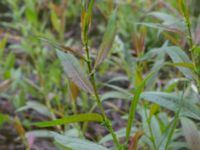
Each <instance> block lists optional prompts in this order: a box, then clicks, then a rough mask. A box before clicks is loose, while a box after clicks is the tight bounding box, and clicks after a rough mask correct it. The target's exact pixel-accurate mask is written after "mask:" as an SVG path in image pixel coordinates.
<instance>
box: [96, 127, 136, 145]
mask: <svg viewBox="0 0 200 150" xmlns="http://www.w3.org/2000/svg"><path fill="white" fill-rule="evenodd" d="M136 131H137V128H135V127H132V128H131V134H134V133H135V132H136ZM115 134H116V136H117V138H118V139H119V138H124V137H125V136H126V128H122V129H120V130H118V131H116V132H115ZM112 140H113V138H112V135H111V134H110V133H109V134H107V135H106V136H104V137H103V138H102V139H101V140H100V141H99V143H100V144H105V143H106V142H109V141H112Z"/></svg>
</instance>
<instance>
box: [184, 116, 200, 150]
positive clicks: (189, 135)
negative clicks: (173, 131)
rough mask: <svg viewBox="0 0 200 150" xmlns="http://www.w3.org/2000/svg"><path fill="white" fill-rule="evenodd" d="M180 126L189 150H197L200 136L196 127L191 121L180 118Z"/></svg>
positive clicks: (199, 146)
mask: <svg viewBox="0 0 200 150" xmlns="http://www.w3.org/2000/svg"><path fill="white" fill-rule="evenodd" d="M181 124H182V128H183V133H184V136H185V138H186V141H187V143H188V144H189V146H190V148H191V150H197V149H199V148H200V134H199V130H198V129H197V127H196V125H195V124H194V122H193V121H191V120H190V119H187V118H183V117H182V118H181Z"/></svg>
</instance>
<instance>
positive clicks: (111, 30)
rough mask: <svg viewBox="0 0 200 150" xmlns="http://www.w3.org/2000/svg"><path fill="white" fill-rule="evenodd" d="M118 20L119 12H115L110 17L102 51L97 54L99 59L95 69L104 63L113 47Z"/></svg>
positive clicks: (101, 47)
mask: <svg viewBox="0 0 200 150" xmlns="http://www.w3.org/2000/svg"><path fill="white" fill-rule="evenodd" d="M116 20H117V12H116V11H113V12H112V15H111V16H110V19H109V22H108V26H107V28H106V31H105V33H104V36H103V41H102V43H101V46H100V50H99V52H98V54H97V58H96V61H95V68H96V67H97V66H98V65H99V64H101V63H102V62H103V61H104V59H105V58H106V56H107V55H108V52H109V50H110V49H111V47H112V43H113V40H114V38H115V32H116Z"/></svg>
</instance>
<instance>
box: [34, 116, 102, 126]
mask: <svg viewBox="0 0 200 150" xmlns="http://www.w3.org/2000/svg"><path fill="white" fill-rule="evenodd" d="M90 121H95V122H102V121H103V118H102V116H101V115H99V114H96V113H91V114H78V115H73V116H69V117H65V118H62V119H56V120H52V121H44V122H37V123H33V124H32V125H34V126H38V127H52V126H57V125H62V124H69V123H75V122H90Z"/></svg>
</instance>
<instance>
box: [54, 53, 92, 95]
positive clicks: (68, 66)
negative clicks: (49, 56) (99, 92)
mask: <svg viewBox="0 0 200 150" xmlns="http://www.w3.org/2000/svg"><path fill="white" fill-rule="evenodd" d="M56 52H57V55H58V58H59V59H60V61H61V63H62V65H63V68H64V71H65V73H66V74H67V76H68V78H69V79H70V80H71V81H73V82H74V83H75V84H76V85H77V86H78V87H79V88H81V89H83V90H85V91H86V92H89V93H91V94H93V93H94V90H93V87H92V84H91V82H90V81H89V79H88V78H87V76H86V74H85V73H84V72H83V70H82V68H83V67H82V66H81V65H80V63H79V62H78V60H77V59H76V58H75V57H74V56H73V55H72V54H70V53H64V52H62V51H60V50H56Z"/></svg>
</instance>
